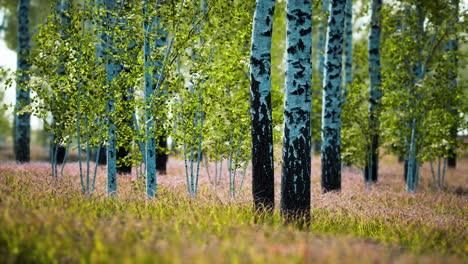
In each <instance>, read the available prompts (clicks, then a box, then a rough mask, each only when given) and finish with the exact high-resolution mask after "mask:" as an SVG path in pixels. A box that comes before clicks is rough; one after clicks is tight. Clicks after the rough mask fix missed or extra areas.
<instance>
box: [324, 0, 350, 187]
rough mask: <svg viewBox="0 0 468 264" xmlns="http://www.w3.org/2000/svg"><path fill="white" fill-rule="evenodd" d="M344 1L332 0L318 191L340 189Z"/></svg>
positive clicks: (326, 59) (328, 31) (328, 32)
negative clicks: (320, 178)
mask: <svg viewBox="0 0 468 264" xmlns="http://www.w3.org/2000/svg"><path fill="white" fill-rule="evenodd" d="M345 4H346V1H345V0H332V1H331V6H330V16H329V18H328V30H327V44H326V47H327V49H326V57H325V74H324V80H323V103H322V105H323V106H322V107H323V110H322V141H323V142H322V157H321V159H322V181H321V185H322V190H323V191H324V192H328V191H334V190H340V189H341V156H340V155H341V154H340V143H341V135H340V130H341V71H342V51H343V29H344V10H345Z"/></svg>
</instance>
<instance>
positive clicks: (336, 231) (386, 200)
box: [0, 159, 468, 263]
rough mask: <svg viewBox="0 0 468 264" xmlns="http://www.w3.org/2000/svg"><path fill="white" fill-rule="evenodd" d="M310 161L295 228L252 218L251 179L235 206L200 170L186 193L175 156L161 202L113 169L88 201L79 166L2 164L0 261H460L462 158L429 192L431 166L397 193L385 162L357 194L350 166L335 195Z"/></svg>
mask: <svg viewBox="0 0 468 264" xmlns="http://www.w3.org/2000/svg"><path fill="white" fill-rule="evenodd" d="M313 164H314V165H313V167H314V169H313V175H312V186H313V187H312V222H311V225H310V227H308V228H306V229H301V228H297V227H295V226H293V225H287V224H284V223H282V221H281V218H280V217H279V214H278V212H277V211H276V212H275V213H274V215H272V216H263V217H262V216H258V215H256V214H254V213H253V212H252V208H251V197H250V192H251V189H250V186H249V185H250V181H247V182H246V188H244V190H243V192H242V194H240V195H239V197H238V198H237V199H236V200H235V201H231V200H230V199H229V197H228V192H227V189H226V187H227V184H224V185H223V186H222V187H220V188H218V189H216V190H214V188H213V187H212V186H210V185H209V183H208V182H207V179H206V177H205V176H204V175H202V179H201V180H200V183H201V187H200V194H199V196H198V198H197V199H191V198H189V196H188V195H187V193H186V190H185V185H184V184H185V178H184V177H183V176H182V175H183V166H182V162H180V161H177V160H172V161H171V162H170V163H169V168H168V172H169V174H168V175H166V176H160V177H159V178H158V181H159V189H158V198H157V199H152V200H148V199H146V197H145V195H144V190H143V188H144V186H143V185H142V184H140V183H139V182H138V181H137V180H136V179H135V178H132V177H130V176H120V177H119V179H118V185H119V189H118V191H119V193H118V195H117V196H116V197H114V198H108V197H106V196H105V169H104V168H101V170H100V172H99V173H98V179H97V190H96V194H95V195H94V196H93V197H91V198H86V197H84V196H83V195H82V194H81V192H80V186H79V180H78V174H77V171H78V167H77V164H70V165H67V167H66V169H65V176H64V178H63V179H62V180H61V181H60V183H54V182H53V181H52V180H51V178H50V169H49V166H48V165H47V164H46V163H31V164H27V165H21V166H20V165H16V164H14V163H2V164H0V263H168V262H170V263H303V262H314V263H327V262H328V263H336V262H343V261H345V262H352V263H394V262H398V263H420V262H422V263H466V261H467V260H468V257H467V253H468V239H467V237H468V236H467V218H466V212H467V204H468V203H467V200H468V197H467V195H466V194H462V195H459V194H457V193H456V192H455V191H454V190H455V189H456V188H459V186H465V187H466V173H465V171H468V170H467V168H466V165H464V164H467V163H466V162H465V163H462V162H460V163H459V165H460V166H459V168H458V169H457V170H453V171H449V173H448V175H447V180H448V182H449V183H450V184H449V186H448V187H447V189H446V190H435V189H433V188H432V187H431V186H430V181H429V179H430V175H429V174H428V173H429V171H428V168H426V167H424V168H422V181H421V186H420V189H419V190H418V192H417V193H415V194H407V193H405V191H404V186H403V183H402V179H401V178H402V177H400V174H401V170H400V169H401V168H400V167H399V165H395V164H393V163H390V162H389V164H391V165H385V164H384V165H383V166H382V169H381V180H380V183H378V184H377V185H376V186H374V188H373V189H372V190H364V188H363V184H362V179H361V176H360V174H359V173H358V172H357V171H354V170H353V169H347V170H345V171H344V173H343V190H342V192H341V193H328V194H322V193H321V192H320V188H319V186H320V184H319V175H318V169H317V168H318V166H317V160H315V159H314V161H313ZM279 176H280V173H276V177H277V178H278V180H277V183H279ZM464 184H465V185H464ZM276 190H279V186H277V189H276ZM464 193H466V192H464ZM277 196H278V197H277V199H279V193H277ZM277 204H279V203H277Z"/></svg>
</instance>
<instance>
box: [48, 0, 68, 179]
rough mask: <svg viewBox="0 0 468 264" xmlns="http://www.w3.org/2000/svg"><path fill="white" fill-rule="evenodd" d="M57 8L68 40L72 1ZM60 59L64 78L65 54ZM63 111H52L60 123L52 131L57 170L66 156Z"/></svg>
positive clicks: (60, 72)
mask: <svg viewBox="0 0 468 264" xmlns="http://www.w3.org/2000/svg"><path fill="white" fill-rule="evenodd" d="M56 9H57V13H58V17H59V20H58V21H57V22H58V23H60V25H61V29H60V36H61V38H62V41H66V40H67V39H69V38H70V35H69V34H70V32H69V31H70V24H71V19H70V14H68V12H70V9H71V8H70V2H69V1H67V0H61V1H59V2H57V3H56ZM60 59H61V61H60V65H59V67H58V69H57V74H58V75H59V76H61V77H62V78H65V69H64V65H63V64H64V63H65V61H64V60H65V56H62V57H61V58H60ZM59 96H65V94H64V93H61V94H59ZM60 114H62V113H59V112H57V113H52V119H53V120H52V126H53V127H55V126H57V125H58V127H57V129H54V128H53V130H54V131H57V132H54V133H52V138H51V141H52V142H51V151H50V155H51V162H52V168H53V170H56V164H62V163H63V162H64V158H65V152H66V148H65V147H64V145H63V144H64V142H63V139H62V132H61V130H63V124H62V123H61V122H59V124H56V119H57V117H58V115H60Z"/></svg>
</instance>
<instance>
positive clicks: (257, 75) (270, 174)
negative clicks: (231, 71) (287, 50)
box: [250, 0, 275, 210]
mask: <svg viewBox="0 0 468 264" xmlns="http://www.w3.org/2000/svg"><path fill="white" fill-rule="evenodd" d="M274 10H275V1H274V0H257V2H256V6H255V13H254V20H253V29H252V46H251V56H250V104H251V109H250V111H251V133H252V194H253V199H254V205H255V209H256V210H262V209H267V210H272V209H273V208H274V204H275V200H274V164H273V131H272V111H271V36H272V27H273V14H274Z"/></svg>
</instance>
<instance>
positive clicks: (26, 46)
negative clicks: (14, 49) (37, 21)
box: [13, 0, 31, 163]
mask: <svg viewBox="0 0 468 264" xmlns="http://www.w3.org/2000/svg"><path fill="white" fill-rule="evenodd" d="M30 2H31V1H30V0H19V1H18V59H17V83H16V104H15V110H16V111H19V110H21V109H22V108H23V107H24V106H26V105H28V104H29V103H30V101H31V99H30V88H29V87H27V86H26V85H27V82H28V81H29V73H28V71H30V69H31V65H30V64H29V61H28V60H29V54H30V35H29V8H30V5H31V3H30ZM14 118H15V121H14V132H13V134H14V152H15V157H16V162H18V163H24V162H29V161H30V155H31V154H30V148H29V144H30V141H31V114H30V113H28V112H24V113H21V114H18V113H15V116H14Z"/></svg>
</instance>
